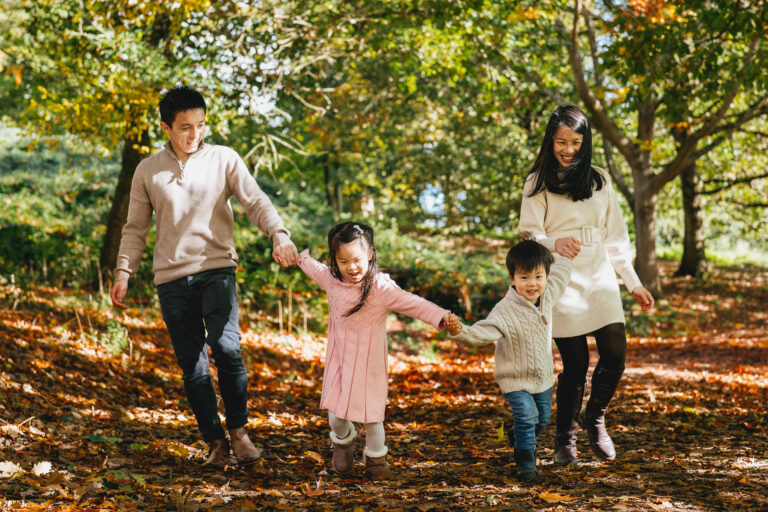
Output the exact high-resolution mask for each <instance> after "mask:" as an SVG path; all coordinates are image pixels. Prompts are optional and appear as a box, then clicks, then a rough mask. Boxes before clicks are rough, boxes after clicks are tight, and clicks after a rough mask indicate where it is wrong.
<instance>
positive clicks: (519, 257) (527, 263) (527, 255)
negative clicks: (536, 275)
mask: <svg viewBox="0 0 768 512" xmlns="http://www.w3.org/2000/svg"><path fill="white" fill-rule="evenodd" d="M554 262H555V257H554V256H552V253H551V252H549V249H547V248H546V247H544V246H543V245H541V244H540V243H539V242H537V241H535V240H523V241H522V242H519V243H517V244H515V245H513V246H512V248H511V249H510V250H509V252H508V253H507V270H509V275H510V276H511V277H515V270H521V271H523V272H530V271H531V270H533V269H535V268H537V267H539V266H541V265H544V270H545V271H546V273H547V275H549V267H550V266H551V265H552V263H554Z"/></svg>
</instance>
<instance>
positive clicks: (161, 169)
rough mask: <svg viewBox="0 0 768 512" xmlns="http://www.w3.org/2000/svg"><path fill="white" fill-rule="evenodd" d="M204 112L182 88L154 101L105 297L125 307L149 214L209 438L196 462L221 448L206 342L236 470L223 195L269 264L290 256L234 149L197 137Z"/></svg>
mask: <svg viewBox="0 0 768 512" xmlns="http://www.w3.org/2000/svg"><path fill="white" fill-rule="evenodd" d="M205 115H206V107H205V100H204V99H203V97H202V96H201V95H200V93H198V92H197V91H195V90H194V89H191V88H190V87H187V86H177V87H173V88H172V89H170V90H169V91H168V92H167V93H166V94H165V95H164V96H163V98H162V99H161V100H160V120H161V122H160V127H161V128H162V130H163V131H164V132H165V133H166V134H167V135H168V142H167V143H166V144H165V146H164V148H163V149H162V150H161V151H160V152H158V153H157V154H155V155H153V156H151V157H148V158H146V159H144V160H142V161H141V163H139V165H138V167H137V168H136V173H135V175H134V177H133V182H132V185H131V196H130V204H129V207H128V220H127V222H126V224H125V227H124V228H123V236H122V240H121V243H120V252H119V253H118V257H117V265H116V267H115V284H114V285H113V286H112V289H111V291H110V296H111V298H112V304H113V305H114V306H115V307H117V308H125V305H124V304H123V300H124V298H125V294H126V292H127V290H128V278H129V276H130V275H133V274H135V272H136V270H137V269H138V267H139V262H140V259H141V253H142V251H143V250H144V245H145V241H146V235H147V232H148V231H149V228H150V225H151V222H152V212H153V211H154V212H155V215H156V233H157V239H156V243H155V253H154V260H153V269H154V273H155V284H156V285H157V293H158V298H159V299H160V308H161V310H162V314H163V320H164V321H165V324H166V327H167V328H168V332H169V334H170V337H171V343H172V344H173V350H174V354H175V355H176V361H177V362H178V365H179V367H180V368H181V371H182V378H183V381H184V391H185V392H186V395H187V399H188V401H189V404H190V406H191V407H192V411H193V412H194V415H195V419H196V420H197V425H198V427H199V428H200V432H201V433H202V435H203V439H204V440H205V441H206V442H207V443H208V444H209V454H208V458H207V460H206V461H205V463H204V466H205V467H207V468H210V469H215V470H222V469H224V468H225V467H226V464H227V461H228V460H229V454H230V444H229V442H228V441H227V436H226V434H225V432H224V429H223V428H222V425H221V421H220V419H219V413H218V408H217V400H216V393H215V391H214V388H213V385H212V384H211V378H210V376H209V373H208V353H207V349H206V346H210V347H211V353H212V355H213V359H214V362H215V364H216V368H217V370H218V378H219V389H220V391H221V395H222V399H223V402H224V409H225V416H226V425H227V429H228V430H229V439H230V441H231V447H232V452H233V453H234V456H235V459H236V460H237V463H238V465H239V466H241V467H242V466H246V465H249V464H253V463H254V462H256V461H257V460H258V459H259V458H260V456H261V451H260V450H259V449H257V448H256V447H255V446H254V445H253V443H251V440H250V439H249V437H248V434H247V432H246V430H245V425H246V424H247V422H248V410H247V382H248V379H247V375H246V369H245V365H244V364H243V359H242V355H241V352H240V329H239V324H238V311H237V295H236V292H235V268H236V267H237V261H238V257H237V253H236V252H235V247H234V243H233V240H232V234H233V231H234V221H233V215H232V208H231V205H230V203H229V199H230V197H232V196H234V197H235V198H236V199H237V201H238V202H239V203H240V204H241V205H242V206H243V207H244V208H245V211H246V213H247V214H248V217H249V218H250V219H251V221H252V222H253V223H254V224H256V226H257V227H258V228H259V229H261V230H262V231H263V232H265V233H266V234H267V235H268V236H269V237H270V239H271V241H272V245H273V251H272V256H273V257H274V258H275V261H277V263H279V264H280V265H282V266H284V267H289V266H292V265H295V264H297V263H298V254H297V252H296V247H295V246H294V244H293V242H291V240H290V234H289V232H288V230H286V229H285V226H284V225H283V222H282V220H281V219H280V216H279V215H278V213H277V211H276V210H275V208H274V206H273V205H272V203H271V202H270V200H269V198H268V197H267V196H266V194H264V192H263V191H262V190H261V189H260V188H259V186H258V185H257V184H256V180H254V179H253V176H252V175H251V174H250V172H249V171H248V169H247V167H246V165H245V163H244V162H243V160H242V159H241V158H240V157H239V155H238V154H237V153H236V152H235V151H234V150H232V149H231V148H228V147H225V146H216V145H212V144H206V143H204V142H203V136H204V135H205Z"/></svg>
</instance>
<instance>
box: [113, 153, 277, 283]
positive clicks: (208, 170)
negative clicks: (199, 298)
mask: <svg viewBox="0 0 768 512" xmlns="http://www.w3.org/2000/svg"><path fill="white" fill-rule="evenodd" d="M231 197H234V198H235V199H237V201H238V202H239V203H240V204H241V205H243V208H245V211H246V213H247V215H248V218H249V219H251V221H252V222H253V223H254V224H255V225H256V226H257V227H258V228H259V229H260V230H261V231H263V232H264V233H266V234H267V235H268V236H269V237H270V239H271V240H272V244H273V245H278V244H280V243H282V242H285V241H287V240H288V239H289V236H290V233H289V232H288V230H287V229H285V226H284V225H283V221H282V220H281V219H280V216H279V215H278V213H277V210H275V207H274V206H273V205H272V202H271V201H270V200H269V198H268V197H267V195H266V194H265V193H264V192H263V191H262V190H261V189H260V188H259V186H258V184H257V183H256V180H255V179H254V178H253V176H252V175H251V173H250V172H249V171H248V168H247V167H246V165H245V162H243V160H242V159H241V158H240V156H239V155H238V154H237V152H235V151H234V150H233V149H231V148H228V147H226V146H217V145H213V144H201V146H200V148H198V150H197V151H195V152H194V153H192V154H190V155H189V157H188V158H187V161H186V162H185V163H184V164H183V165H182V163H181V161H180V160H179V159H178V158H177V157H176V155H175V153H174V152H173V150H172V149H171V146H170V143H166V145H165V147H164V148H163V149H162V150H161V151H160V152H158V153H157V154H155V155H152V156H150V157H148V158H145V159H144V160H142V161H141V162H140V163H139V165H138V167H137V168H136V172H135V174H134V176H133V181H132V183H131V197H130V204H129V206H128V219H127V222H126V224H125V227H124V228H123V237H122V241H121V243H120V252H119V253H118V256H117V265H116V267H115V279H116V280H128V277H129V276H130V275H133V274H135V272H136V270H137V269H138V266H139V261H140V259H141V253H142V252H143V250H144V245H145V243H146V237H147V232H148V231H149V228H150V226H151V224H152V212H155V216H156V219H155V223H156V233H157V241H156V243H155V253H154V259H153V269H154V272H155V284H162V283H167V282H169V281H173V280H174V279H178V278H180V277H184V276H188V275H191V274H196V273H198V272H202V271H204V270H211V269H216V268H225V267H236V266H237V261H238V257H237V252H236V251H235V245H234V242H233V240H232V234H233V231H234V217H233V214H232V206H231V205H230V203H229V199H230V198H231Z"/></svg>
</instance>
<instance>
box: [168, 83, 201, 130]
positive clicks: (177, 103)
mask: <svg viewBox="0 0 768 512" xmlns="http://www.w3.org/2000/svg"><path fill="white" fill-rule="evenodd" d="M196 108H201V109H203V112H205V99H203V95H202V94H200V93H199V92H197V91H196V90H194V89H193V88H191V87H189V86H188V85H175V86H173V87H171V88H170V89H168V91H167V92H166V93H165V94H164V95H163V97H162V98H161V99H160V120H161V121H162V122H164V123H165V124H167V125H168V126H172V125H173V121H174V119H176V114H178V113H179V112H185V111H187V110H192V109H196Z"/></svg>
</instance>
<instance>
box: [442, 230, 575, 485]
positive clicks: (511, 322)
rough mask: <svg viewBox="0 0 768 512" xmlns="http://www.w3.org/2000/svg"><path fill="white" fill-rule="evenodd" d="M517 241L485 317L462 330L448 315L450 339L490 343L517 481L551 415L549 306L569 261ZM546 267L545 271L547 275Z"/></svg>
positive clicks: (530, 470) (527, 475) (529, 472)
mask: <svg viewBox="0 0 768 512" xmlns="http://www.w3.org/2000/svg"><path fill="white" fill-rule="evenodd" d="M553 262H554V257H553V256H552V254H551V253H550V252H549V250H548V249H546V248H545V247H544V246H543V245H541V244H539V243H538V242H535V241H533V240H523V241H522V242H520V243H518V244H517V245H515V246H513V247H512V248H511V249H510V250H509V252H508V253H507V269H508V270H509V277H510V279H511V280H512V284H511V286H510V288H509V291H507V294H506V295H505V296H504V298H503V299H501V301H500V302H499V303H498V304H496V306H494V308H493V310H491V312H490V314H489V315H488V318H486V319H485V320H480V321H479V322H477V323H475V324H474V325H472V326H463V325H462V324H461V322H459V319H458V317H456V316H455V315H451V317H450V318H449V319H448V321H447V322H446V328H447V329H448V332H449V334H450V335H451V338H452V339H455V340H457V341H459V342H461V343H464V344H466V345H470V346H481V345H488V344H489V343H493V342H496V355H495V361H496V362H495V370H494V374H495V377H496V383H497V384H498V385H499V387H500V388H501V391H502V393H504V398H506V399H507V402H509V405H510V406H511V407H512V413H513V415H514V420H515V423H514V427H513V430H514V447H515V448H514V450H515V463H516V464H517V477H518V478H519V479H521V480H533V479H535V478H536V436H538V435H539V433H541V430H542V429H543V428H544V427H545V426H546V425H547V423H549V418H550V413H551V410H552V381H553V377H554V365H553V363H552V326H551V323H552V321H551V320H552V307H553V306H554V305H555V303H556V302H557V301H558V300H559V299H560V296H561V295H562V294H563V292H564V291H565V287H566V285H567V284H568V281H569V280H570V275H571V271H572V270H573V261H572V260H571V259H568V258H563V257H560V258H558V259H557V262H556V263H554V265H553ZM550 266H551V272H550Z"/></svg>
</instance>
